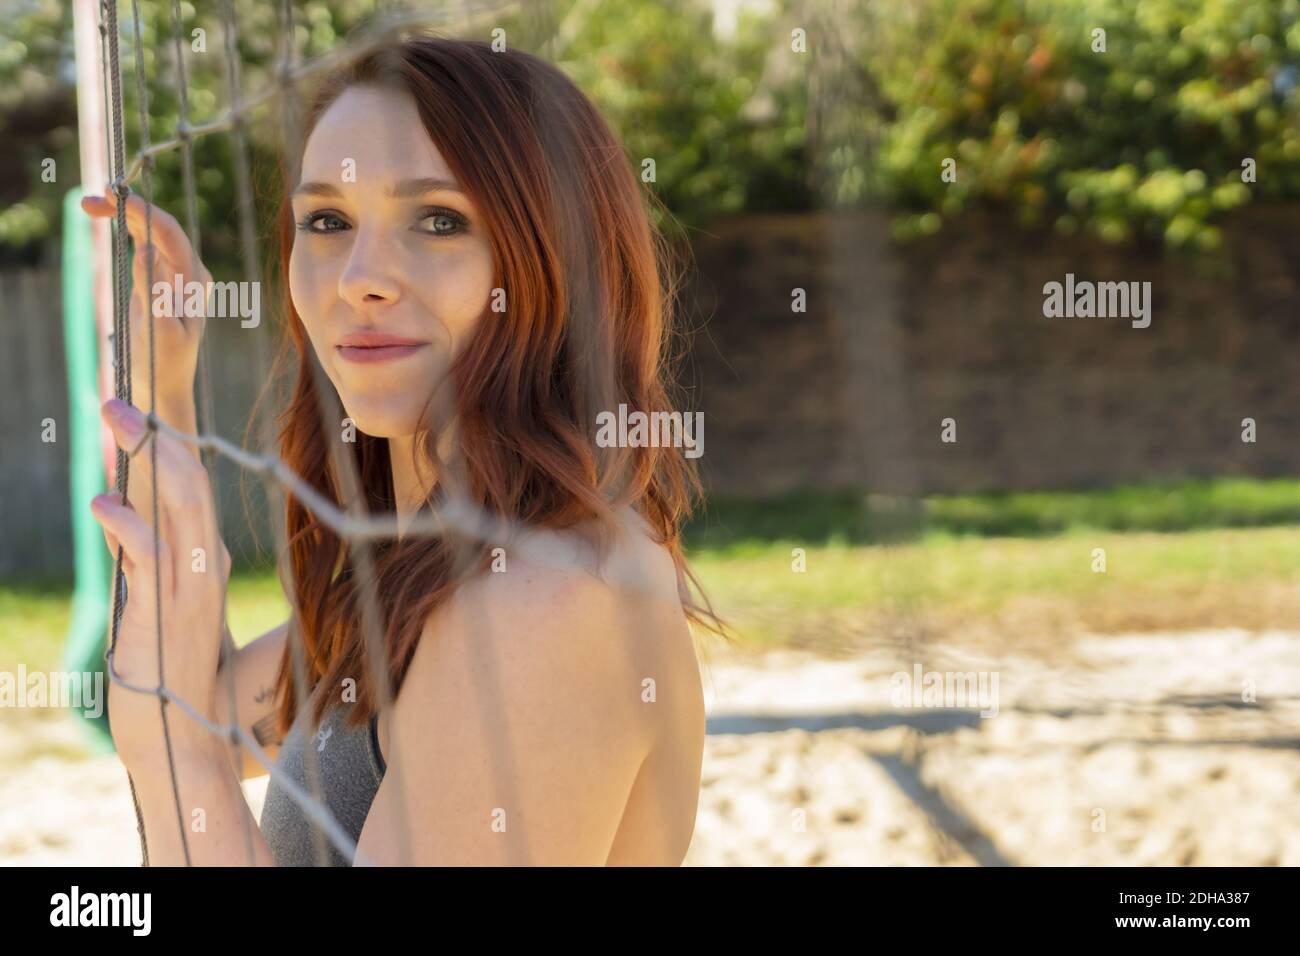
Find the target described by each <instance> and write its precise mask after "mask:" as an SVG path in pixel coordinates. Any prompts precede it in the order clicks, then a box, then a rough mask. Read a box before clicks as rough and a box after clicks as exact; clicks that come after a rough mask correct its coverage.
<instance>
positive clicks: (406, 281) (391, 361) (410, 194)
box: [289, 86, 493, 438]
mask: <svg viewBox="0 0 1300 956" xmlns="http://www.w3.org/2000/svg"><path fill="white" fill-rule="evenodd" d="M293 215H294V219H295V220H296V221H297V224H298V228H297V231H296V232H295V238H294V243H293V252H292V254H291V255H290V258H289V290H290V295H291V296H292V298H293V305H294V308H295V309H296V310H297V312H298V315H299V316H300V317H301V318H302V321H303V324H304V326H305V327H306V330H307V335H308V336H309V337H310V339H311V344H312V347H313V348H315V350H316V355H317V357H318V358H319V360H320V364H321V366H322V368H324V370H325V374H327V375H328V376H329V378H330V381H331V382H333V383H334V387H335V389H337V390H338V393H339V397H340V399H341V400H342V402H343V408H344V410H345V411H346V414H347V416H348V417H349V418H351V419H352V420H353V422H355V424H356V427H357V428H358V429H359V430H360V431H362V432H364V433H366V434H368V435H373V436H376V437H380V438H394V437H400V436H409V435H413V434H414V433H415V431H416V428H417V422H418V421H419V418H420V414H421V413H422V412H423V411H424V408H425V406H426V405H427V404H428V402H429V400H430V399H431V398H432V396H433V394H434V391H435V389H437V388H438V387H439V386H440V385H442V384H443V382H444V381H445V380H446V376H447V372H448V369H449V368H450V365H451V361H452V359H453V358H454V357H455V356H456V355H457V354H458V353H459V351H460V349H461V348H462V347H463V346H464V344H465V342H466V341H467V340H468V338H469V336H470V334H471V333H472V332H473V331H474V329H475V327H476V326H477V324H478V321H479V318H480V316H481V315H482V314H483V313H484V311H485V309H486V307H487V304H488V298H489V296H490V295H491V292H492V280H493V258H492V249H491V245H490V244H489V241H488V237H487V233H486V231H485V228H484V223H483V221H482V218H481V216H480V215H479V212H478V210H477V209H476V208H475V206H474V205H473V204H472V203H471V202H470V200H469V198H468V197H467V196H466V195H465V194H464V193H462V192H460V191H459V189H458V188H457V184H456V183H455V182H453V181H452V174H451V171H450V170H449V169H448V167H447V164H446V163H445V162H444V160H443V158H442V156H441V155H440V154H439V152H438V149H437V147H435V146H434V144H433V142H432V141H431V140H430V139H429V136H428V134H427V133H426V132H425V129H424V125H423V124H422V123H421V122H420V117H419V114H418V113H417V112H416V107H415V102H414V100H412V99H411V98H410V97H409V96H407V95H406V94H403V93H400V92H396V91H393V90H389V89H384V88H380V87H376V86H353V87H350V88H348V89H347V90H346V91H344V93H343V94H342V95H341V96H339V97H338V98H337V99H336V100H335V101H334V102H333V103H332V104H331V105H330V106H329V107H328V109H326V111H325V113H324V114H323V115H322V116H321V118H320V120H319V122H318V123H317V125H316V127H315V129H314V130H313V131H312V134H311V136H310V138H309V139H308V140H307V146H306V149H305V151H304V153H303V162H302V181H301V183H300V185H299V186H298V189H297V190H296V191H295V192H294V195H293Z"/></svg>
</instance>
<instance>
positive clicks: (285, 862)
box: [259, 704, 386, 866]
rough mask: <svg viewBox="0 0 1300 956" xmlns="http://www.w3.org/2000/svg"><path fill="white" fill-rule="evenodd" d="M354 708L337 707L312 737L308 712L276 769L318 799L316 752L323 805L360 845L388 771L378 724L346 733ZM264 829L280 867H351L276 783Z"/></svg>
mask: <svg viewBox="0 0 1300 956" xmlns="http://www.w3.org/2000/svg"><path fill="white" fill-rule="evenodd" d="M350 706H352V705H349V704H339V705H337V706H335V707H334V709H333V710H332V711H331V712H330V713H328V714H326V716H325V719H324V720H323V721H322V723H321V726H320V728H319V729H318V730H316V732H315V733H311V732H310V731H311V727H310V724H311V713H310V710H309V709H308V708H303V709H302V711H300V712H299V714H298V716H297V718H296V719H295V720H294V723H293V726H292V727H290V728H289V733H288V734H287V735H286V736H285V739H284V743H283V744H281V745H280V753H279V756H278V757H277V758H276V769H277V771H282V772H284V773H285V774H286V775H287V776H288V777H289V778H290V779H291V780H292V781H293V782H294V783H295V784H296V785H297V786H299V787H301V788H302V790H303V791H305V792H306V793H308V794H314V793H315V792H316V791H315V790H314V789H313V787H312V784H311V782H310V781H309V779H308V776H307V764H306V758H307V754H306V753H305V748H306V747H311V749H312V751H313V754H312V756H314V757H315V759H316V772H317V773H318V774H319V780H320V794H319V795H320V799H322V800H323V802H324V804H325V806H326V807H327V808H328V809H329V812H330V813H331V814H332V815H333V816H334V818H335V819H336V820H337V821H338V823H339V825H340V826H341V827H342V828H343V830H344V831H345V832H346V833H347V834H348V836H350V837H351V838H352V839H353V840H354V841H355V840H357V839H359V838H360V836H361V826H362V824H364V823H365V822H366V815H367V814H368V813H369V812H370V804H371V803H372V802H373V801H374V799H375V792H376V791H377V790H378V789H379V783H380V781H381V780H383V778H384V771H385V769H386V768H385V765H384V757H383V754H381V753H380V752H379V733H378V720H377V718H376V717H372V718H371V719H370V721H369V723H367V724H364V725H362V726H361V727H357V728H350V727H347V726H345V725H344V717H345V716H346V715H347V712H348V708H349V707H350ZM309 734H310V736H309ZM259 826H260V827H261V830H262V836H263V837H265V838H266V843H267V846H269V847H270V849H271V855H272V856H273V857H274V858H275V863H276V865H277V866H351V865H352V859H351V858H350V857H347V856H344V854H343V853H342V852H340V851H339V849H338V847H336V846H335V845H334V844H333V842H331V841H330V839H329V838H328V837H327V836H325V834H324V832H323V831H322V830H321V829H320V828H319V827H318V826H317V825H316V823H315V822H314V821H312V819H311V818H310V817H308V816H307V815H306V814H305V813H304V812H303V810H302V807H301V806H299V804H298V802H297V801H296V800H294V799H293V797H292V796H290V795H289V793H288V792H287V791H285V789H284V788H283V787H280V786H278V785H277V784H276V782H275V778H274V777H272V779H271V781H270V783H269V784H267V788H266V799H265V801H264V802H263V804H262V818H261V820H260V821H259ZM322 854H323V855H322Z"/></svg>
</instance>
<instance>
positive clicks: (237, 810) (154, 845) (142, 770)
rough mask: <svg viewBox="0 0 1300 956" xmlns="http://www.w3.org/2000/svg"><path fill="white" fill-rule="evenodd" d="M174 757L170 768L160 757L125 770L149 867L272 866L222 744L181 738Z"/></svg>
mask: <svg viewBox="0 0 1300 956" xmlns="http://www.w3.org/2000/svg"><path fill="white" fill-rule="evenodd" d="M185 723H188V722H185ZM172 752H173V758H174V759H173V760H171V761H170V762H168V761H167V760H166V759H165V757H164V756H163V755H159V756H158V757H155V758H151V759H149V760H148V761H141V760H133V761H130V762H128V763H127V764H126V767H127V771H128V772H129V773H130V775H131V780H132V782H133V783H134V784H135V794H136V799H138V800H139V801H140V815H141V817H142V818H143V820H144V830H145V841H146V843H147V845H148V848H149V865H150V866H186V865H190V866H249V865H252V866H274V865H275V859H274V857H272V855H271V850H270V847H268V846H267V843H266V839H265V838H264V837H263V836H262V831H261V830H260V829H258V826H257V820H255V819H254V818H253V812H252V810H251V809H249V806H248V801H247V800H245V799H244V791H243V788H242V787H241V786H240V785H239V780H238V778H236V776H235V774H234V773H233V772H232V770H231V766H230V758H229V755H228V751H227V750H226V745H225V743H224V742H222V741H220V740H217V739H216V738H215V737H212V736H211V735H210V734H209V735H207V739H202V738H194V737H192V736H189V735H188V734H186V733H182V734H179V735H177V737H176V738H175V739H174V741H173V748H172ZM173 779H174V780H175V789H173ZM177 795H179V813H178V799H177ZM187 851H188V855H187ZM250 854H251V855H250Z"/></svg>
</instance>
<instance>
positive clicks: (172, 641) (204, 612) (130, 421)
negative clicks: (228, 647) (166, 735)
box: [91, 399, 230, 766]
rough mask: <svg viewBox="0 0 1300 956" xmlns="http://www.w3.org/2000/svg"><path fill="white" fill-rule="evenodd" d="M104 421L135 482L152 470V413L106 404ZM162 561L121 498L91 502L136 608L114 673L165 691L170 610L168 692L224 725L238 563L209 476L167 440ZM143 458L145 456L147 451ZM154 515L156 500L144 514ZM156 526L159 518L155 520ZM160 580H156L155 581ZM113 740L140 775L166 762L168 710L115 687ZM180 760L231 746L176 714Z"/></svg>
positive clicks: (125, 619) (126, 618)
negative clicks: (219, 702)
mask: <svg viewBox="0 0 1300 956" xmlns="http://www.w3.org/2000/svg"><path fill="white" fill-rule="evenodd" d="M102 412H103V415H104V420H105V422H106V423H107V424H108V426H109V428H110V429H112V431H113V435H114V436H115V438H116V439H117V444H118V446H119V447H121V448H122V449H124V450H125V451H126V452H127V453H128V454H131V453H132V452H136V453H135V454H134V455H133V457H132V458H131V475H132V478H134V477H135V475H136V474H137V473H139V472H145V473H147V472H149V471H151V469H152V462H151V459H152V457H153V456H152V454H151V450H150V448H149V441H150V439H149V437H148V424H147V421H146V418H145V415H144V413H142V412H141V411H139V410H138V409H136V408H134V407H133V406H131V405H128V404H126V403H125V402H121V401H119V400H117V399H113V400H112V401H109V402H106V403H105V404H104V406H103V409H102ZM152 441H154V442H157V446H158V448H157V474H156V475H153V476H152V477H153V478H154V480H155V481H156V487H157V489H158V528H159V541H158V559H157V561H156V562H155V559H154V535H153V530H152V527H151V525H150V524H149V523H147V522H146V521H145V520H144V518H143V517H142V516H141V515H140V514H138V513H137V512H136V509H135V508H133V507H132V506H131V505H130V504H123V503H122V501H121V498H120V496H118V495H116V494H112V493H110V494H104V495H99V496H97V497H96V498H95V499H94V500H93V501H92V503H91V507H92V510H93V511H94V513H95V519H96V520H97V521H98V522H99V523H100V525H101V526H102V527H103V529H104V536H105V539H106V540H107V542H108V547H109V549H110V550H111V551H112V552H113V553H114V554H115V555H116V553H117V548H118V545H119V544H120V545H121V547H122V567H123V572H124V574H125V577H126V583H127V595H128V598H127V602H126V605H125V607H124V609H123V616H122V621H121V625H120V628H119V630H118V636H117V645H116V650H115V652H114V658H113V665H114V669H115V670H116V672H117V674H118V676H119V677H120V678H122V679H123V680H125V681H128V682H129V683H131V684H133V685H136V686H141V687H150V688H152V687H156V686H158V684H159V683H160V673H159V656H158V655H159V648H158V623H157V615H156V613H155V609H156V608H159V607H160V608H161V630H162V665H163V672H162V674H161V683H163V684H164V685H165V686H167V687H168V688H170V689H171V690H172V691H173V692H174V693H175V694H176V695H177V696H178V697H180V698H182V699H183V700H185V701H186V702H187V703H188V704H189V705H190V706H191V707H193V708H194V709H195V710H196V711H198V713H199V714H200V715H202V716H203V717H204V718H205V719H206V720H209V721H212V720H214V719H215V713H216V711H215V708H214V689H215V687H216V679H217V665H218V659H219V654H220V649H221V638H222V635H223V634H224V630H225V616H224V615H225V595H226V585H227V582H228V580H229V578H230V554H229V552H227V550H226V548H225V545H224V544H222V541H221V536H220V533H219V530H218V528H217V524H216V515H215V512H214V510H213V500H212V488H211V485H210V484H209V482H208V475H207V472H206V471H205V470H204V468H203V466H202V465H201V464H200V463H199V461H198V460H197V459H196V458H195V457H194V456H193V455H192V454H191V453H190V451H189V449H188V448H187V447H185V445H184V444H183V443H181V442H180V441H178V440H177V439H175V438H173V437H171V436H170V435H166V434H163V433H162V432H161V431H160V432H157V433H156V434H155V435H154V436H153V438H152ZM137 449H138V451H137ZM143 507H146V508H149V509H150V510H151V509H152V501H149V502H147V503H145V504H144V505H143ZM151 517H152V516H151ZM155 573H156V576H155ZM108 710H109V723H110V726H111V728H112V732H113V741H114V743H115V744H116V746H117V749H118V753H119V755H121V757H122V759H123V761H124V762H126V763H127V764H128V766H131V765H132V764H133V763H137V764H141V763H143V764H146V765H149V764H153V763H155V762H158V761H161V760H164V759H166V753H165V749H164V740H163V727H162V720H161V717H160V713H159V702H158V699H157V697H156V696H155V695H153V694H148V693H136V692H134V691H131V690H128V689H126V688H123V687H113V689H112V690H111V691H110V693H109V697H108ZM167 713H168V717H169V721H168V731H169V732H170V736H171V743H172V749H173V757H177V758H180V757H185V758H189V757H199V758H207V757H213V756H216V755H218V754H224V752H225V751H224V746H225V744H224V741H223V739H222V738H219V737H217V736H215V735H214V734H212V733H211V732H210V731H208V730H207V729H206V728H203V727H202V726H201V725H199V724H197V723H195V722H194V721H193V720H191V719H190V717H189V716H188V715H187V714H185V712H184V711H182V710H181V709H180V708H178V707H174V706H169V707H168V708H167Z"/></svg>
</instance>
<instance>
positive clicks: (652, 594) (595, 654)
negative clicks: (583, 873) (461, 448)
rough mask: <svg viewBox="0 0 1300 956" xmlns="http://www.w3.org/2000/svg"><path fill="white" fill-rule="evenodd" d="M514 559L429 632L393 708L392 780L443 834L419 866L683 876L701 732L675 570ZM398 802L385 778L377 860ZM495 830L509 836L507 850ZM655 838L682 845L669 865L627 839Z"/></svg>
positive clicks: (647, 540)
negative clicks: (620, 864) (656, 862)
mask: <svg viewBox="0 0 1300 956" xmlns="http://www.w3.org/2000/svg"><path fill="white" fill-rule="evenodd" d="M504 559H505V560H504V563H499V564H498V567H499V568H500V570H497V571H489V572H486V573H483V574H481V575H479V576H478V577H475V578H473V579H471V580H470V581H468V582H466V583H465V584H463V585H462V586H461V587H460V588H458V589H457V591H456V592H455V594H454V595H453V596H452V597H451V598H450V599H449V600H448V601H447V602H446V603H445V604H443V605H442V606H441V607H439V608H438V609H437V610H436V611H435V612H434V613H433V614H432V615H431V616H430V618H429V620H428V621H427V622H426V624H425V627H424V630H423V633H422V635H421V639H420V643H419V646H418V647H417V649H416V651H415V654H414V656H413V658H412V660H411V664H410V667H409V669H408V670H407V674H406V679H405V681H404V682H403V685H402V689H401V691H400V693H399V694H398V698H397V701H396V703H395V705H394V713H393V716H394V718H395V719H394V720H393V722H392V725H393V728H394V731H395V734H396V739H394V740H392V743H391V750H392V753H391V758H392V759H390V760H389V765H390V767H391V768H392V769H393V770H394V775H393V776H394V780H396V779H397V778H398V777H400V778H401V779H402V781H403V783H402V784H401V789H402V790H403V791H404V792H405V793H406V794H407V798H406V799H408V801H409V803H410V806H411V812H412V813H414V814H417V815H419V816H420V817H421V818H427V819H429V820H437V821H439V826H437V827H432V828H427V829H428V831H429V834H430V836H429V837H428V840H424V838H423V837H417V838H416V839H415V845H414V847H413V850H414V856H415V858H416V859H417V860H421V861H425V862H437V863H452V864H458V863H460V862H461V861H466V860H469V861H474V862H475V863H476V864H482V863H485V862H489V863H491V862H500V863H509V862H516V861H520V860H529V861H533V862H548V863H552V864H559V865H567V864H581V865H599V864H602V863H605V862H606V861H608V860H611V859H614V860H619V859H625V858H635V859H646V858H653V859H659V858H660V857H661V856H663V857H664V858H674V859H680V854H681V853H684V852H685V850H684V846H685V843H684V841H688V840H689V836H690V830H691V828H692V827H693V824H694V817H695V802H694V801H695V799H696V797H697V792H698V784H699V758H700V753H701V751H702V747H703V733H704V720H703V701H702V693H701V690H700V681H699V671H698V667H697V665H696V662H695V657H694V649H693V645H692V641H691V635H690V629H689V627H688V625H687V622H686V618H685V615H684V613H683V610H682V606H681V602H680V599H679V598H678V596H677V587H676V581H677V577H676V566H675V563H674V562H673V561H672V558H671V555H669V554H668V553H667V552H666V551H664V549H663V548H662V547H660V546H658V545H656V544H655V543H654V541H653V539H652V538H651V537H648V536H645V537H642V538H641V539H640V540H638V533H630V534H629V535H627V536H626V539H625V540H623V541H621V542H620V543H618V544H616V546H615V547H614V548H613V549H612V552H611V553H610V554H609V556H608V560H606V561H605V562H600V563H598V564H593V563H592V561H591V560H590V559H591V555H589V554H588V553H587V552H586V551H585V549H584V548H583V547H582V545H581V543H580V541H578V540H574V536H569V535H564V534H552V535H543V536H539V537H538V538H536V539H534V540H533V541H532V542H531V543H530V544H529V545H528V546H521V547H519V548H517V549H516V548H512V549H508V551H507V553H506V554H505V555H504ZM634 585H635V586H634ZM382 736H383V731H382V729H381V744H382ZM385 752H386V753H387V752H388V751H387V750H386V751H385ZM397 786H398V785H397V784H396V783H393V784H392V785H391V786H390V784H389V781H388V779H387V778H385V782H384V783H383V784H382V785H381V787H380V792H379V793H378V794H377V795H376V798H375V806H374V807H373V808H372V811H371V817H373V818H374V821H373V822H372V821H371V818H367V824H366V826H367V829H366V831H365V832H363V835H362V842H364V843H365V845H366V847H367V849H368V851H370V852H371V853H373V854H375V855H377V857H378V858H380V859H383V858H385V857H384V854H386V853H388V854H390V855H391V852H395V851H392V847H393V846H395V845H396V844H397V843H399V842H400V840H399V837H398V835H397V834H398V831H397V830H396V829H395V827H396V824H394V823H392V819H395V817H394V815H393V813H390V810H391V809H392V807H393V806H395V805H396V804H395V803H394V801H395V800H396V797H394V796H392V794H393V793H394V792H395V790H394V788H396V787H397ZM665 786H667V787H668V788H669V790H671V791H672V796H673V799H672V800H670V801H669V802H668V803H667V804H665V803H664V802H663V800H662V799H661V797H662V795H663V793H664V792H667V791H665V789H664V788H665ZM673 787H677V789H678V790H680V793H678V792H677V790H673V789H672V788H673ZM652 797H653V799H652ZM390 818H392V819H390ZM497 818H500V819H501V820H509V821H511V823H510V825H509V826H508V827H506V828H504V829H503V830H502V831H501V832H504V833H506V834H507V836H506V837H505V839H502V838H501V837H500V834H499V833H498V832H496V831H494V830H493V829H492V827H491V826H490V824H491V823H492V821H493V820H496V819H497ZM421 832H423V830H421V829H420V828H416V833H417V834H418V833H421ZM661 833H672V834H674V840H675V843H674V846H673V848H672V850H671V852H670V853H667V854H663V853H662V852H660V851H656V852H657V853H658V855H655V854H651V853H650V852H649V851H641V850H638V848H637V845H634V842H633V841H634V839H643V837H641V836H636V837H635V838H634V837H633V836H629V834H661ZM434 835H436V836H437V841H436V843H437V845H436V846H435V845H434V842H433V837H434ZM645 839H648V838H645ZM425 843H428V844H429V845H427V846H426V845H425ZM679 844H680V845H679ZM674 854H675V857H674Z"/></svg>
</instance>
